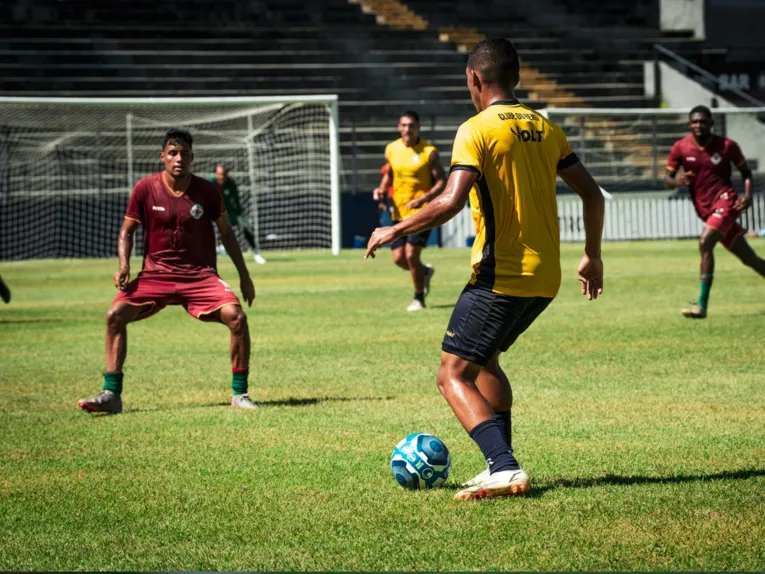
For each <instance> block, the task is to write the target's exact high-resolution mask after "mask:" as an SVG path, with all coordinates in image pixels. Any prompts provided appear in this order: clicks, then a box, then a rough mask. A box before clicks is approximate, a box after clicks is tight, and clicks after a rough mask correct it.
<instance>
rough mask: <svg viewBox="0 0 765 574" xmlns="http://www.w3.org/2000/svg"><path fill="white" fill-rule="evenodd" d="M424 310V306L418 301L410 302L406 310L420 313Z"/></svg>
mask: <svg viewBox="0 0 765 574" xmlns="http://www.w3.org/2000/svg"><path fill="white" fill-rule="evenodd" d="M424 308H425V305H423V304H422V302H421V301H419V300H418V299H414V300H412V302H411V303H409V307H407V308H406V310H407V311H409V312H412V311H422V310H423V309H424Z"/></svg>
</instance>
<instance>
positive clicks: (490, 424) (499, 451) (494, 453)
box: [470, 419, 520, 474]
mask: <svg viewBox="0 0 765 574" xmlns="http://www.w3.org/2000/svg"><path fill="white" fill-rule="evenodd" d="M470 438H472V439H473V440H474V441H475V443H476V444H477V445H478V448H480V449H481V452H482V453H483V456H484V458H485V459H486V464H488V465H489V472H490V473H491V474H494V473H495V472H500V471H503V470H518V469H519V468H520V466H519V464H518V461H517V460H515V457H514V456H513V452H512V451H511V450H510V447H509V445H508V444H507V441H506V440H505V438H504V437H503V436H502V431H501V430H500V428H499V425H498V424H497V421H495V420H494V419H490V420H488V421H484V422H482V423H480V424H478V425H476V426H475V427H474V428H473V430H471V431H470Z"/></svg>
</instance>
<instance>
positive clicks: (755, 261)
mask: <svg viewBox="0 0 765 574" xmlns="http://www.w3.org/2000/svg"><path fill="white" fill-rule="evenodd" d="M725 243H726V241H725V240H723V245H725ZM725 247H726V248H727V249H728V250H729V251H730V252H731V253H733V254H734V255H735V256H736V257H738V258H739V259H740V260H741V263H743V264H744V265H746V266H747V267H751V268H752V269H754V270H755V271H756V272H757V273H759V274H760V275H762V276H763V277H765V259H763V258H762V257H758V256H757V254H756V253H755V252H754V249H752V246H751V245H749V242H748V241H747V240H746V238H745V237H744V234H743V233H742V234H739V235H737V236H736V237H735V238H734V239H733V240H732V241H731V243H730V245H725Z"/></svg>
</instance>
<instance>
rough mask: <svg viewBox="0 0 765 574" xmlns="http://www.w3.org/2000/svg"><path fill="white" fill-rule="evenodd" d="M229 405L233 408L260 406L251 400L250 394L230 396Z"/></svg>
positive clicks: (257, 407) (254, 407)
mask: <svg viewBox="0 0 765 574" xmlns="http://www.w3.org/2000/svg"><path fill="white" fill-rule="evenodd" d="M231 406H232V407H234V408H235V409H259V408H260V407H259V406H258V405H256V404H255V403H253V402H252V399H251V398H250V395H248V394H247V393H244V394H243V395H234V396H233V397H231Z"/></svg>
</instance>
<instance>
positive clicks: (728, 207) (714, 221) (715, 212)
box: [704, 192, 746, 249]
mask: <svg viewBox="0 0 765 574" xmlns="http://www.w3.org/2000/svg"><path fill="white" fill-rule="evenodd" d="M735 203H736V194H735V193H733V192H726V193H723V194H722V195H721V196H720V197H718V198H717V201H715V202H714V204H713V205H712V211H711V213H710V214H709V215H708V216H707V218H706V220H705V221H704V223H706V225H707V227H711V228H712V229H716V230H717V231H719V232H720V233H721V234H722V244H723V245H724V246H725V247H727V248H728V249H730V247H731V245H733V242H734V241H736V239H738V238H739V237H741V236H742V235H745V234H746V229H744V228H743V227H741V225H739V223H738V216H739V215H741V214H740V213H739V212H738V211H737V210H736V209H734V208H733V205H734V204H735Z"/></svg>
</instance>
